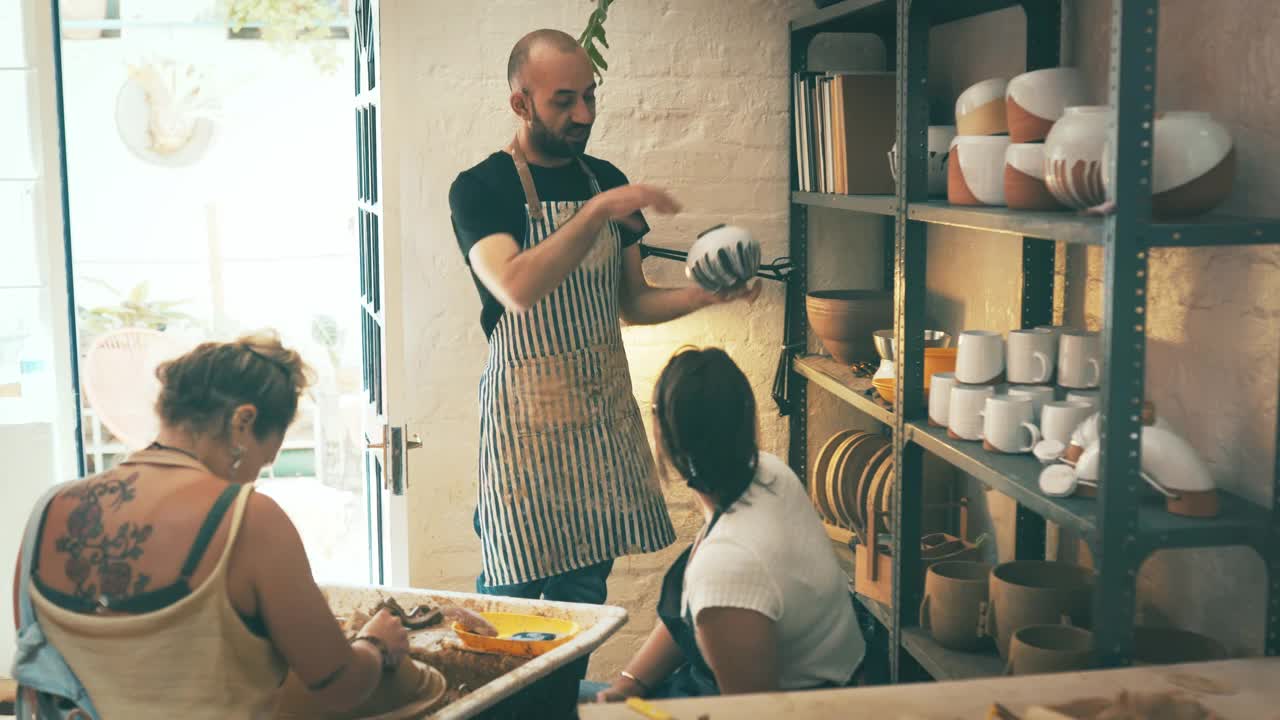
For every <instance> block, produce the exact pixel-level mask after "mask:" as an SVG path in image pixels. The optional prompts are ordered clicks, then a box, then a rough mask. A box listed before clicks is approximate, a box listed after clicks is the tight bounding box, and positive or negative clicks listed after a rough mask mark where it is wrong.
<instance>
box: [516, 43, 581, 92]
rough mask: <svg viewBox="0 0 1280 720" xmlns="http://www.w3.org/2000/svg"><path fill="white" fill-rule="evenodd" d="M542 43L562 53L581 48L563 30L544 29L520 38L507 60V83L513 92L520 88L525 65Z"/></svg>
mask: <svg viewBox="0 0 1280 720" xmlns="http://www.w3.org/2000/svg"><path fill="white" fill-rule="evenodd" d="M541 43H547V44H549V45H551V46H552V47H554V48H555V49H557V50H559V51H560V52H574V51H576V50H577V49H578V48H579V47H581V46H580V45H578V41H577V40H575V39H574V38H573V36H572V35H570V34H569V33H566V32H564V31H561V30H550V29H546V28H544V29H542V30H534V31H533V32H531V33H529V34H528V35H525V36H524V37H522V38H520V40H519V42H517V43H516V45H515V47H513V48H511V55H510V57H508V58H507V82H509V83H510V84H511V89H512V90H515V89H516V88H518V87H519V86H520V82H519V80H520V74H521V73H523V72H524V66H525V63H527V62H529V55H530V54H532V53H533V48H535V47H537V46H538V45H539V44H541Z"/></svg>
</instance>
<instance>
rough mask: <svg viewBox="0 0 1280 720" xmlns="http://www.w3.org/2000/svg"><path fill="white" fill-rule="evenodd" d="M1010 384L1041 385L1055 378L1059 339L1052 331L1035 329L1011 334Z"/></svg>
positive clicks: (1011, 332) (1009, 346)
mask: <svg viewBox="0 0 1280 720" xmlns="http://www.w3.org/2000/svg"><path fill="white" fill-rule="evenodd" d="M1008 348H1009V353H1008V356H1009V360H1008V374H1009V382H1011V383H1025V384H1027V385H1039V384H1041V383H1047V382H1049V379H1050V378H1052V377H1053V367H1054V363H1055V360H1056V359H1057V355H1058V338H1057V336H1055V335H1054V333H1053V332H1052V331H1050V330H1044V329H1039V328H1033V329H1030V330H1011V331H1010V332H1009V341H1008Z"/></svg>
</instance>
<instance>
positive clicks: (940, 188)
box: [889, 125, 956, 197]
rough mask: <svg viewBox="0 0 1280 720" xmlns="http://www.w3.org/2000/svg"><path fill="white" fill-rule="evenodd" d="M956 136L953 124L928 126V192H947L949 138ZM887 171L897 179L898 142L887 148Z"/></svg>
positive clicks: (931, 193)
mask: <svg viewBox="0 0 1280 720" xmlns="http://www.w3.org/2000/svg"><path fill="white" fill-rule="evenodd" d="M955 136H956V126H955V125H930V126H929V194H930V195H933V196H935V197H942V196H945V195H946V194H947V157H948V156H949V155H950V153H951V139H952V138H954V137H955ZM889 172H890V173H891V174H892V175H893V180H894V182H897V181H898V143H896V142H895V143H894V144H893V147H892V148H890V149H889Z"/></svg>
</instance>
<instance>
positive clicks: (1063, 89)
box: [1005, 67, 1088, 143]
mask: <svg viewBox="0 0 1280 720" xmlns="http://www.w3.org/2000/svg"><path fill="white" fill-rule="evenodd" d="M1086 102H1088V97H1087V93H1086V92H1085V85H1084V76H1082V75H1081V74H1080V71H1079V70H1077V69H1075V68H1070V67H1057V68H1047V69H1045V70H1032V71H1031V72H1026V73H1023V74H1021V75H1018V76H1016V77H1014V78H1013V79H1012V80H1010V81H1009V86H1008V89H1007V90H1006V91H1005V113H1006V115H1007V116H1008V120H1009V140H1010V141H1012V142H1015V143H1033V142H1040V141H1041V140H1044V139H1045V137H1047V136H1048V135H1049V130H1050V128H1052V127H1053V124H1054V123H1055V122H1057V121H1058V118H1060V117H1062V113H1063V111H1064V110H1066V109H1067V108H1068V107H1072V106H1078V105H1084V104H1085V103H1086Z"/></svg>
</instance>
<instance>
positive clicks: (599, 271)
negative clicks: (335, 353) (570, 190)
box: [479, 141, 675, 585]
mask: <svg viewBox="0 0 1280 720" xmlns="http://www.w3.org/2000/svg"><path fill="white" fill-rule="evenodd" d="M512 148H513V151H512V156H513V159H514V161H515V165H516V171H517V172H518V173H519V175H520V182H521V185H522V187H523V188H524V193H525V200H526V205H525V215H526V219H527V221H528V225H527V228H526V231H525V236H524V238H522V239H521V240H520V243H521V250H528V249H530V248H532V247H534V246H535V245H537V244H538V243H539V242H541V241H542V240H544V239H545V238H546V237H547V236H549V235H551V234H552V233H553V232H555V231H556V229H557V228H558V227H560V226H561V225H563V224H564V223H566V222H568V221H569V219H570V218H572V217H573V215H574V213H576V212H577V211H578V209H579V208H580V207H581V206H582V205H583V204H584V203H583V202H581V201H570V202H547V203H542V202H540V201H539V200H538V196H537V191H536V188H535V187H534V184H533V176H532V174H531V173H530V172H529V166H528V163H527V161H526V160H525V158H524V153H523V152H522V151H521V149H520V145H519V142H518V141H516V142H514V143H513V145H512ZM578 162H579V164H580V166H581V167H582V169H583V171H584V172H585V173H586V175H587V178H588V181H589V182H590V186H591V193H592V194H593V195H594V194H596V193H599V192H600V185H599V183H598V182H597V181H596V178H595V175H594V174H593V173H592V172H591V170H590V169H589V168H588V167H587V165H586V163H585V162H583V161H581V160H579V161H578ZM600 233H601V234H600V237H598V238H597V239H596V242H595V245H594V246H593V247H592V250H591V251H590V252H589V253H588V254H587V256H586V258H585V259H583V261H582V263H581V265H579V266H578V268H577V269H575V270H574V271H573V272H572V273H570V274H569V276H568V277H567V278H565V280H564V282H562V283H561V284H560V286H559V287H557V288H556V289H555V290H553V291H552V292H551V293H550V294H549V295H547V296H546V297H545V298H543V299H542V300H540V301H539V302H537V303H536V304H534V305H533V307H531V308H529V309H528V310H526V311H525V312H521V313H516V312H506V313H503V314H502V317H501V318H499V320H498V324H497V326H495V327H494V329H493V332H492V334H491V335H490V338H489V358H488V361H487V363H486V364H485V368H484V374H483V376H482V378H481V381H480V462H479V477H480V492H479V522H480V537H481V542H482V544H483V563H484V576H485V582H486V584H488V585H514V584H517V583H524V582H530V581H533V580H539V579H542V578H546V577H550V576H553V575H559V574H562V573H566V572H569V571H572V570H577V569H579V568H584V567H588V566H590V565H595V564H598V563H602V562H605V561H607V560H612V559H614V558H616V557H619V556H622V555H628V554H635V553H646V552H653V551H656V550H660V549H662V548H664V547H666V546H668V545H670V544H671V543H673V542H674V541H675V531H674V529H673V528H672V526H671V519H670V517H669V516H668V515H667V509H666V504H665V503H664V501H663V497H662V492H661V489H660V488H659V487H658V484H657V480H656V476H655V473H654V463H653V457H652V455H651V454H650V451H649V442H648V439H647V437H646V436H645V432H644V423H643V421H642V420H641V418H640V409H639V407H638V406H637V405H636V401H635V397H634V396H633V395H632V389H631V373H630V371H629V369H628V366H627V355H626V352H625V350H624V349H623V346H622V333H621V323H620V322H619V319H618V317H619V315H618V293H619V289H620V287H619V286H620V282H621V274H622V238H621V235H620V234H619V233H618V229H617V227H616V226H614V224H613V223H609V224H607V225H606V226H605V227H604V228H603V229H602V230H601V231H600Z"/></svg>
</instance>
